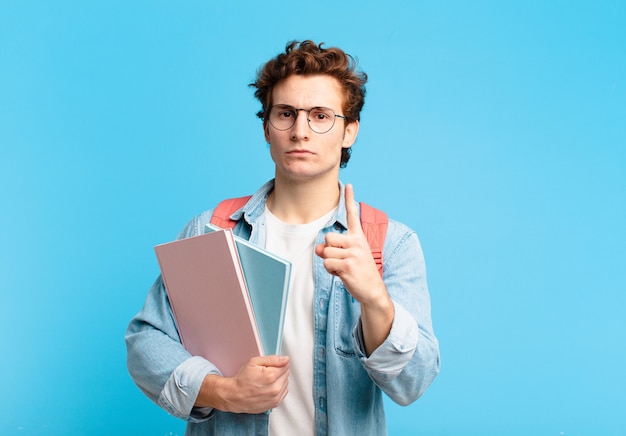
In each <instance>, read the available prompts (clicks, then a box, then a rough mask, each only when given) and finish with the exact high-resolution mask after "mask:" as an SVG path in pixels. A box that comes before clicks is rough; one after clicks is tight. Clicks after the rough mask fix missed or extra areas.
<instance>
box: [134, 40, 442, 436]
mask: <svg viewBox="0 0 626 436" xmlns="http://www.w3.org/2000/svg"><path fill="white" fill-rule="evenodd" d="M366 80H367V76H366V75H365V74H364V73H360V72H357V71H356V65H355V62H354V61H353V59H352V58H351V57H350V56H349V55H346V54H345V53H344V52H343V51H342V50H340V49H337V48H328V49H326V48H323V47H322V45H321V44H320V45H316V44H315V43H313V42H312V41H304V42H301V43H297V42H294V43H291V44H289V45H288V46H287V48H286V50H285V52H284V53H282V54H280V55H278V56H277V57H276V58H274V59H272V60H270V61H269V62H268V63H267V64H265V65H264V66H263V68H262V69H261V70H260V71H259V73H258V76H257V80H256V82H255V83H254V84H253V86H254V87H256V88H257V90H256V92H255V95H256V97H257V98H258V99H259V100H260V102H261V104H262V106H263V108H262V110H261V111H260V112H259V114H258V115H259V117H260V118H262V119H263V128H264V132H265V138H266V140H267V142H268V143H269V144H270V154H271V157H272V160H273V161H274V163H275V165H276V170H275V175H274V179H273V180H272V181H270V182H268V183H266V184H265V185H264V186H262V187H261V188H260V189H259V190H258V191H257V192H256V193H255V194H254V195H253V196H252V198H251V199H250V200H249V201H248V203H247V204H246V205H245V206H244V207H243V208H241V209H240V210H239V211H237V212H236V213H234V214H233V216H232V218H233V219H236V220H238V223H237V226H236V227H235V229H234V231H235V233H236V234H238V235H240V236H242V237H245V238H247V239H249V240H250V241H251V242H253V243H255V244H257V245H260V246H264V247H265V248H267V249H269V250H270V251H273V252H275V253H276V254H278V255H281V256H282V257H284V258H287V259H289V260H290V261H291V262H292V263H293V270H292V277H293V278H292V287H291V293H290V295H289V300H288V301H289V304H288V308H287V315H286V319H285V328H284V343H283V353H284V356H265V357H258V358H253V359H251V360H250V361H249V362H248V363H247V364H246V365H244V366H243V367H242V368H241V369H240V371H239V373H238V374H237V375H235V376H234V377H229V378H227V377H223V376H222V375H221V374H220V371H219V368H217V367H215V366H214V365H213V364H212V363H211V362H208V361H207V360H205V359H203V358H201V357H197V356H191V355H190V354H189V353H188V352H187V351H186V350H185V349H184V348H183V347H182V345H181V343H180V338H179V335H178V332H177V330H176V327H175V325H174V322H173V317H172V312H171V307H170V305H169V302H168V300H167V296H166V291H165V289H164V286H163V282H162V281H161V279H160V278H159V279H157V281H156V282H155V284H154V285H153V286H152V288H151V290H150V292H149V294H148V297H147V300H146V303H145V305H144V307H143V309H142V310H141V312H139V314H138V315H137V316H135V318H134V319H133V320H132V321H131V323H130V325H129V327H128V331H127V334H126V343H127V347H128V368H129V371H130V374H131V375H132V377H133V379H134V380H135V382H136V383H137V385H138V386H139V387H140V388H141V390H142V391H143V392H144V393H145V394H146V395H147V396H148V397H150V398H151V399H152V400H153V401H155V402H156V403H157V404H159V405H160V406H161V407H163V408H165V409H166V410H167V411H169V412H170V413H171V414H173V415H175V416H178V417H181V418H183V419H186V420H188V421H189V424H188V427H187V434H193V435H195V434H198V435H200V434H225V435H227V434H228V435H229V434H250V435H261V434H268V432H269V434H271V435H294V434H297V435H306V434H309V435H314V434H335V435H346V434H359V433H360V434H367V435H370V434H371V435H374V434H376V435H380V434H385V433H386V427H385V417H384V410H383V400H382V392H385V393H386V394H387V395H388V396H389V397H390V398H391V399H393V400H394V401H395V402H397V403H399V404H402V405H406V404H409V403H411V402H413V401H415V400H416V399H417V398H418V397H419V396H420V395H421V394H422V393H423V392H424V390H425V389H426V388H427V387H428V386H429V385H430V383H431V382H432V380H433V379H434V378H435V376H436V375H437V373H438V371H439V349H438V344H437V340H436V338H435V335H434V333H433V330H432V325H431V316H430V299H429V295H428V289H427V284H426V272H425V266H424V259H423V255H422V251H421V248H420V245H419V242H418V239H417V236H416V234H415V232H413V231H412V230H410V229H409V228H407V227H406V226H404V225H402V224H400V223H398V222H396V221H393V220H390V221H389V226H388V230H387V236H386V239H385V245H384V251H383V254H384V265H383V277H382V278H381V275H380V273H379V271H378V269H377V266H376V263H375V261H374V259H373V257H372V253H371V250H370V247H369V245H368V241H367V239H366V237H365V235H364V233H363V230H362V227H361V222H360V215H359V207H358V206H357V204H356V203H355V202H354V191H353V189H352V187H351V186H350V185H347V186H345V187H344V185H343V184H341V182H340V181H339V169H340V167H342V166H345V164H346V163H347V162H348V159H349V158H350V147H351V146H352V145H353V144H354V142H355V140H356V137H357V134H358V131H359V118H360V117H359V114H360V111H361V108H362V107H363V102H364V96H365V82H366ZM211 215H212V211H207V212H205V213H203V214H201V215H199V216H198V217H196V218H194V219H193V220H192V221H191V222H190V223H189V224H188V225H187V227H185V229H184V230H183V231H182V233H181V235H180V237H181V238H185V237H190V236H194V235H198V234H201V233H204V227H205V224H207V223H208V222H209V221H210V218H211ZM269 410H271V413H264V412H267V411H269Z"/></svg>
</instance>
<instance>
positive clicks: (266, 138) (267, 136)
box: [263, 119, 270, 144]
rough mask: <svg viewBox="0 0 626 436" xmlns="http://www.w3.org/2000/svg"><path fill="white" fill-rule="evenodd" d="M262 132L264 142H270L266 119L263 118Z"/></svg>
mask: <svg viewBox="0 0 626 436" xmlns="http://www.w3.org/2000/svg"><path fill="white" fill-rule="evenodd" d="M263 134H264V135H265V142H267V143H268V144H269V143H270V126H269V122H268V121H267V119H264V120H263Z"/></svg>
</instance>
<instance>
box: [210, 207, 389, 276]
mask: <svg viewBox="0 0 626 436" xmlns="http://www.w3.org/2000/svg"><path fill="white" fill-rule="evenodd" d="M250 197H251V196H250V195H248V196H245V197H238V198H229V199H226V200H223V201H221V202H220V203H219V204H218V205H217V207H216V208H215V210H214V211H213V216H212V217H211V224H213V225H216V226H218V227H221V228H223V229H232V228H234V227H235V225H236V224H237V221H235V220H232V219H231V218H230V216H231V215H232V214H233V213H235V212H236V211H237V210H239V209H240V208H242V207H243V206H244V205H245V204H246V203H247V202H248V200H250ZM359 204H360V206H361V227H363V233H365V237H366V238H367V242H368V243H369V245H370V248H371V250H372V256H373V257H374V261H375V262H376V266H377V267H378V272H379V273H380V275H381V277H382V275H383V246H384V244H385V235H386V234H387V224H388V223H389V219H388V218H387V214H386V213H385V212H383V211H382V210H378V209H376V208H374V207H372V206H369V205H367V204H365V203H363V202H361V203H359Z"/></svg>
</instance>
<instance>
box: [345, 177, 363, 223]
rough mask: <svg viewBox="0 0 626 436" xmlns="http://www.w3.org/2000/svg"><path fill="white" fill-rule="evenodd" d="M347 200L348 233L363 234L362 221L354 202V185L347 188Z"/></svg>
mask: <svg viewBox="0 0 626 436" xmlns="http://www.w3.org/2000/svg"><path fill="white" fill-rule="evenodd" d="M344 195H345V198H346V215H347V219H348V233H363V228H362V227H361V219H360V217H359V211H358V209H357V207H356V203H355V201H354V187H353V186H352V184H350V183H349V184H347V185H346V188H345V193H344Z"/></svg>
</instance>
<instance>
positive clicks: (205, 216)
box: [126, 181, 439, 435]
mask: <svg viewBox="0 0 626 436" xmlns="http://www.w3.org/2000/svg"><path fill="white" fill-rule="evenodd" d="M273 186H274V184H273V181H270V182H268V183H266V184H265V185H263V186H262V187H261V188H260V189H259V190H258V191H257V192H256V193H255V194H254V195H253V196H252V198H251V199H250V201H248V203H247V204H246V205H245V206H244V207H243V208H242V209H240V210H239V211H237V212H235V214H233V216H232V218H234V219H236V220H238V221H239V222H238V223H237V226H236V227H235V229H234V232H235V234H237V235H239V236H242V237H244V238H246V239H249V240H250V241H251V242H252V243H254V244H257V245H259V246H264V245H265V237H266V232H265V230H266V229H265V213H264V210H265V201H266V198H267V195H268V194H269V193H270V192H271V190H272V189H273ZM340 186H341V198H340V202H339V207H338V210H337V213H336V216H334V217H332V218H331V219H330V221H329V222H328V223H327V225H326V226H325V227H324V228H323V229H322V230H321V231H320V233H319V234H318V237H317V243H322V242H324V237H325V235H326V233H328V232H340V233H343V232H345V231H346V229H347V216H346V208H345V202H344V186H343V185H342V184H340ZM211 215H212V211H211V210H209V211H207V212H204V213H202V214H200V215H198V216H197V217H195V218H194V219H193V220H192V221H190V222H189V224H187V226H186V227H185V228H184V229H183V231H182V232H181V233H180V235H179V238H186V237H191V236H195V235H199V234H202V233H204V232H205V230H204V229H205V224H207V223H209V221H210V218H211ZM383 256H384V257H383V259H384V264H383V279H384V282H385V286H386V288H387V291H388V293H389V295H390V296H391V299H392V301H393V304H394V310H395V313H394V320H393V324H392V327H391V331H390V333H389V335H388V337H387V339H386V340H385V342H384V343H383V344H381V345H380V346H379V347H378V348H377V349H376V350H375V351H374V352H373V353H372V354H371V355H369V356H366V354H365V352H364V345H363V339H362V333H361V325H360V305H359V303H358V302H357V301H356V300H355V299H354V298H352V296H351V295H350V294H349V293H348V291H347V290H346V288H345V286H344V285H343V283H342V282H341V280H340V279H339V278H338V277H335V276H332V275H330V274H329V273H328V272H327V271H326V270H325V268H324V265H323V260H322V259H321V258H319V257H317V256H315V263H314V266H313V268H314V272H313V275H314V281H315V291H314V296H313V298H314V300H313V301H314V330H315V338H314V347H315V349H314V353H313V354H314V363H313V368H314V374H313V399H314V404H315V433H316V434H317V435H345V434H365V435H374V434H375V435H384V434H386V433H387V430H386V424H385V414H384V410H383V399H382V392H385V394H387V395H388V396H389V397H390V398H391V399H392V400H393V401H395V402H396V403H398V404H401V405H408V404H410V403H412V402H413V401H415V400H417V399H418V398H419V397H420V396H421V395H422V393H423V392H424V391H425V390H426V388H427V387H428V386H429V385H430V383H431V382H432V381H433V379H434V378H435V376H436V375H437V373H438V372H439V346H438V342H437V339H436V337H435V335H434V333H433V329H432V322H431V315H430V297H429V294H428V287H427V284H426V270H425V264H424V257H423V254H422V250H421V247H420V244H419V241H418V238H417V235H416V234H415V232H414V231H412V230H410V229H409V228H408V227H406V226H405V225H403V224H401V223H398V222H397V221H393V220H389V226H388V230H387V236H386V239H385V245H384V247H383ZM126 345H127V349H128V357H127V364H128V370H129V372H130V374H131V376H132V378H133V379H134V381H135V383H136V384H137V385H138V386H139V388H140V389H141V390H142V391H143V392H144V393H145V394H146V395H147V396H148V397H149V398H150V399H151V400H152V401H154V402H156V403H157V404H158V405H160V406H161V407H163V408H164V409H165V410H167V411H168V412H169V413H170V414H172V415H174V416H177V417H179V418H182V419H185V420H187V421H188V424H187V431H186V434H187V435H221V434H227V435H267V433H268V422H269V421H268V420H269V414H268V413H262V414H258V415H250V414H235V413H227V412H221V411H218V410H214V409H210V408H197V407H194V403H195V400H196V398H197V396H198V393H199V391H200V386H201V385H202V381H203V379H204V377H205V376H206V375H207V374H218V375H219V374H220V372H219V369H218V368H217V367H215V366H214V365H213V364H212V363H211V362H209V361H207V360H205V359H204V358H202V357H198V356H191V355H190V354H189V353H188V352H187V351H186V350H185V349H184V348H183V346H182V345H181V341H180V337H179V335H178V331H177V330H176V326H175V324H174V318H173V315H172V309H171V307H170V304H169V301H168V298H167V294H166V291H165V288H164V286H163V282H162V280H161V277H159V278H157V280H156V282H155V283H154V285H153V286H152V288H151V289H150V292H149V293H148V296H147V299H146V302H145V304H144V307H143V308H142V309H141V311H140V312H139V313H138V314H137V315H136V316H135V317H134V318H133V319H132V320H131V322H130V324H129V326H128V329H127V332H126Z"/></svg>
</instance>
